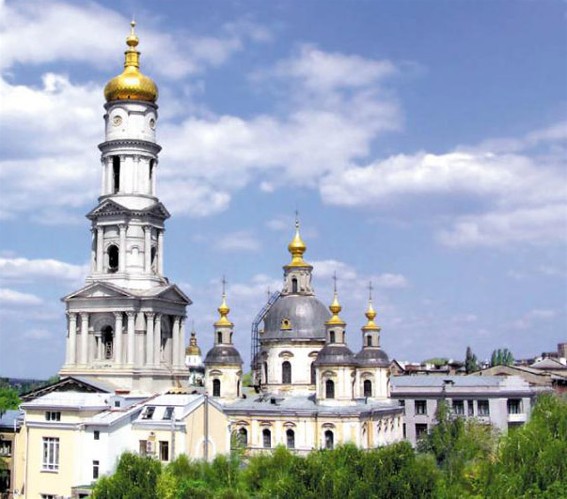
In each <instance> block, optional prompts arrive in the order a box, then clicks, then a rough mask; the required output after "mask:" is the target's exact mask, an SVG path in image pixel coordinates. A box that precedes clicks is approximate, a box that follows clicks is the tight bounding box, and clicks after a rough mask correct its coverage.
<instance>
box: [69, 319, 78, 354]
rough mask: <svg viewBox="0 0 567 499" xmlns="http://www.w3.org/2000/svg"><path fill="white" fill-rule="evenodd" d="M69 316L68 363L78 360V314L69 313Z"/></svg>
mask: <svg viewBox="0 0 567 499" xmlns="http://www.w3.org/2000/svg"><path fill="white" fill-rule="evenodd" d="M67 315H68V317H69V343H68V344H67V364H75V362H76V361H77V353H76V352H77V314H75V313H73V312H68V313H67Z"/></svg>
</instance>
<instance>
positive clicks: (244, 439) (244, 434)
mask: <svg viewBox="0 0 567 499" xmlns="http://www.w3.org/2000/svg"><path fill="white" fill-rule="evenodd" d="M236 438H237V439H238V443H239V444H240V445H242V446H243V447H246V446H247V445H248V430H247V429H246V428H240V429H239V430H238V435H237V437H236Z"/></svg>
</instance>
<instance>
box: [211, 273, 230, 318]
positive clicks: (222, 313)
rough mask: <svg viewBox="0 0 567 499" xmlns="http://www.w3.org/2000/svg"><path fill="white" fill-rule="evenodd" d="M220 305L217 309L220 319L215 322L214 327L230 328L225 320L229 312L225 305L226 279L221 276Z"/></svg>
mask: <svg viewBox="0 0 567 499" xmlns="http://www.w3.org/2000/svg"><path fill="white" fill-rule="evenodd" d="M221 282H222V303H221V304H220V306H219V308H218V309H217V310H218V311H219V314H220V318H219V320H218V321H217V322H215V326H232V325H233V324H232V322H230V321H229V320H228V318H227V316H228V313H229V312H230V308H229V306H228V305H227V304H226V279H225V277H224V275H223V276H222V281H221Z"/></svg>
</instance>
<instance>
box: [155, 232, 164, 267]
mask: <svg viewBox="0 0 567 499" xmlns="http://www.w3.org/2000/svg"><path fill="white" fill-rule="evenodd" d="M164 231H165V229H160V230H159V231H158V251H157V257H158V268H157V273H158V275H163V233H164Z"/></svg>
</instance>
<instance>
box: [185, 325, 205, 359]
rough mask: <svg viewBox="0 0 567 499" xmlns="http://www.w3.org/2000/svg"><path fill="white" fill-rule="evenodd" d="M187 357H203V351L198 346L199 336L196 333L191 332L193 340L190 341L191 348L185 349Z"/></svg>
mask: <svg viewBox="0 0 567 499" xmlns="http://www.w3.org/2000/svg"><path fill="white" fill-rule="evenodd" d="M185 355H199V356H200V355H201V349H200V348H199V345H197V335H196V334H195V331H194V330H193V331H191V339H190V340H189V346H188V347H187V348H186V349H185Z"/></svg>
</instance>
